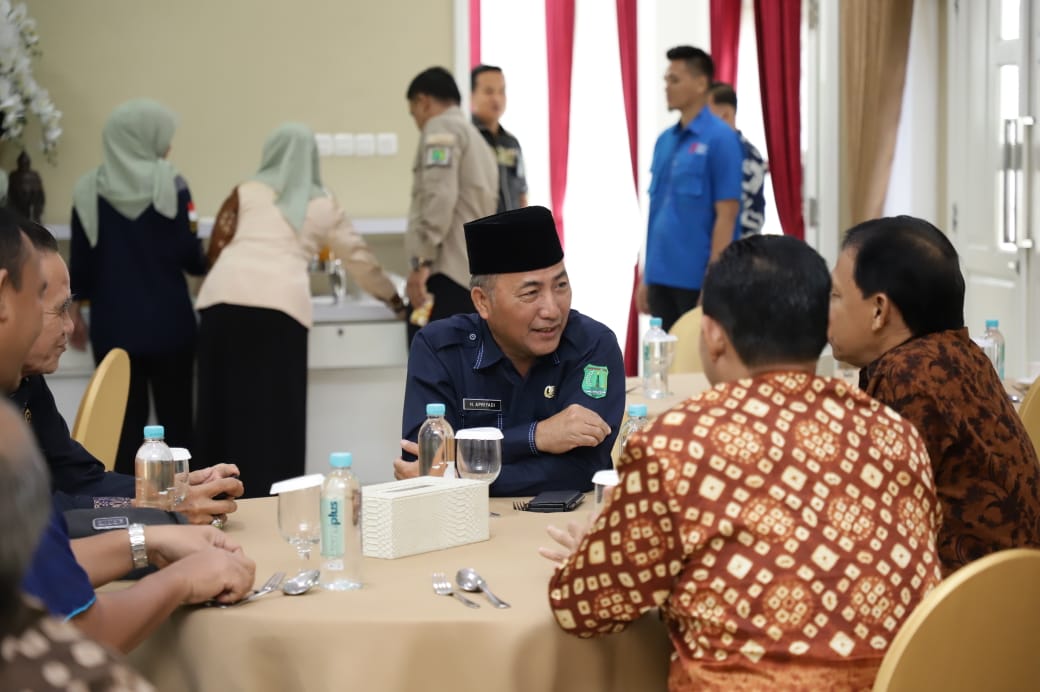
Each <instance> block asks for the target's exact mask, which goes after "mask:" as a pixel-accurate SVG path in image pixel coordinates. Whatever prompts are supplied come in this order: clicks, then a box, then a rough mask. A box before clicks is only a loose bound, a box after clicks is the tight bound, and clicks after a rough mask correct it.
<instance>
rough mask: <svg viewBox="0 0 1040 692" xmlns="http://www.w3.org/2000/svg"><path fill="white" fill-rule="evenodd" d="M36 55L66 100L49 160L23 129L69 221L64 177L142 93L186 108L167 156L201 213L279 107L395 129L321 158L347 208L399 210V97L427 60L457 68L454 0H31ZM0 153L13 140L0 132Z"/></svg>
mask: <svg viewBox="0 0 1040 692" xmlns="http://www.w3.org/2000/svg"><path fill="white" fill-rule="evenodd" d="M27 5H28V8H29V13H30V15H31V16H32V17H34V18H35V19H36V20H37V23H38V29H39V35H40V47H41V48H42V50H43V55H42V56H41V57H40V58H38V59H37V60H36V61H35V67H34V75H35V76H36V79H37V81H38V82H39V83H40V84H41V85H42V86H43V87H45V88H46V89H48V90H49V91H50V92H51V96H52V97H53V99H54V102H55V104H56V106H57V107H58V108H59V109H60V110H61V111H63V113H64V117H63V118H62V127H63V129H64V134H63V135H62V138H61V141H60V142H59V144H58V158H57V165H56V166H51V165H50V164H48V163H46V162H45V161H44V160H43V156H42V154H41V153H39V151H38V148H37V145H36V144H35V141H34V140H35V138H36V133H37V130H36V129H35V128H33V127H31V128H30V129H29V130H28V132H27V140H26V141H27V143H28V146H29V152H30V155H33V160H34V167H35V168H37V170H39V171H40V173H41V174H42V175H43V178H44V184H45V185H46V190H47V207H46V214H45V220H46V221H48V222H50V223H68V220H69V209H70V199H71V190H72V185H73V184H74V183H75V181H76V179H77V178H78V177H79V176H80V175H81V174H82V173H83V172H84V171H86V170H88V169H89V168H91V167H92V166H95V165H97V164H98V163H99V161H100V156H101V143H100V133H101V126H102V124H103V122H104V120H105V117H106V116H107V115H108V113H109V112H110V111H111V110H112V108H114V107H115V106H116V105H118V104H119V103H121V102H122V101H124V100H126V99H129V98H133V97H137V96H149V97H152V98H155V99H158V100H159V101H162V102H163V103H165V104H166V105H168V106H169V107H171V108H172V109H173V110H175V111H176V112H177V113H178V115H179V117H180V127H179V128H178V131H177V135H176V137H175V138H174V142H173V152H172V153H171V156H170V158H171V160H172V161H173V163H174V164H175V165H176V166H177V167H178V168H179V169H180V170H181V172H182V173H183V174H184V176H185V177H186V178H187V180H188V183H189V185H190V186H191V189H192V192H193V194H194V197H195V201H196V206H197V208H198V210H199V213H200V214H201V215H202V216H212V215H213V214H214V213H215V212H216V208H217V207H218V206H219V204H220V202H221V200H223V198H224V196H225V195H226V194H227V193H228V192H229V191H230V190H231V188H232V187H233V186H234V185H235V184H236V183H237V182H238V181H239V180H241V179H243V178H245V177H248V176H249V175H250V174H251V173H252V172H253V171H254V170H255V168H256V165H257V163H258V162H259V157H260V148H261V145H262V144H263V140H264V138H265V137H266V136H267V134H268V132H270V131H271V130H272V129H273V128H274V127H275V126H276V125H278V124H279V123H281V122H284V121H287V120H298V121H302V122H304V123H306V124H307V125H309V126H310V127H311V128H313V129H314V130H315V131H318V132H351V133H357V132H372V133H376V132H396V133H397V134H398V138H399V149H398V153H397V155H395V156H389V157H366V158H326V159H323V165H322V170H323V173H324V178H325V183H326V185H327V186H328V187H329V188H330V189H331V190H332V191H333V192H334V193H335V194H336V195H337V197H338V198H339V199H340V201H341V202H342V203H343V205H344V206H345V207H346V209H347V211H348V213H349V214H350V215H351V216H355V217H369V216H404V215H405V213H406V211H407V206H408V192H409V187H410V183H411V180H410V175H411V161H412V156H413V155H414V149H415V145H416V141H417V138H418V133H417V132H416V129H415V124H414V123H413V122H412V120H411V118H410V117H409V116H408V109H407V103H406V101H405V98H404V92H405V89H406V88H407V86H408V82H409V81H410V80H411V79H412V77H414V76H415V75H416V74H417V73H418V72H419V71H420V70H422V69H424V68H426V67H428V66H430V65H434V64H439V65H444V66H445V67H448V68H449V69H451V67H452V61H453V55H454V53H453V45H454V37H453V21H452V6H453V5H452V0H382V1H379V2H367V1H361V0H325V1H322V0H289V1H286V0H177V1H175V2H168V1H159V0H155V1H146V0H89V1H86V2H84V1H78V0H28V2H27ZM0 155H2V158H0V166H2V167H3V168H4V169H6V170H11V169H12V168H13V160H14V157H15V156H17V149H16V148H15V147H14V146H12V145H10V144H8V143H5V144H3V145H2V146H0Z"/></svg>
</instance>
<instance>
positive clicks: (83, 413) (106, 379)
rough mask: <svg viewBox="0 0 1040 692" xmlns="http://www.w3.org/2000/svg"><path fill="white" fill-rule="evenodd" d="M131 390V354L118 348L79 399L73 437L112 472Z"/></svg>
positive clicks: (91, 379) (103, 364) (102, 363)
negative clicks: (127, 398) (127, 399)
mask: <svg viewBox="0 0 1040 692" xmlns="http://www.w3.org/2000/svg"><path fill="white" fill-rule="evenodd" d="M129 392H130V356H129V355H127V353H126V351H124V350H123V349H121V348H114V349H112V350H111V351H109V352H108V355H106V356H105V357H104V359H102V361H101V363H100V364H99V365H98V366H97V370H95V371H94V376H93V377H91V378H90V383H89V384H88V385H87V391H85V392H83V399H82V400H81V401H80V402H79V411H78V412H77V413H76V423H75V425H73V426H72V439H74V440H76V442H79V443H80V444H81V445H83V446H84V447H85V448H86V450H87V451H88V452H90V453H91V454H93V455H94V456H95V457H97V458H98V459H99V460H101V462H102V463H103V464H104V465H105V468H106V469H107V470H109V471H111V470H112V468H113V467H114V466H115V463H116V451H117V450H118V449H119V436H120V433H122V431H123V416H124V415H125V414H126V397H127V394H128V393H129Z"/></svg>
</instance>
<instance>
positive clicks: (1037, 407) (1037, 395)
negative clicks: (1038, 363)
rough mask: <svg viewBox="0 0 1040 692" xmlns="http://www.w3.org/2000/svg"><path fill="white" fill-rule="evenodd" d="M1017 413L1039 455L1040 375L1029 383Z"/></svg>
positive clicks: (1039, 455)
mask: <svg viewBox="0 0 1040 692" xmlns="http://www.w3.org/2000/svg"><path fill="white" fill-rule="evenodd" d="M1018 415H1019V416H1020V417H1021V418H1022V423H1023V425H1025V426H1026V432H1027V433H1029V439H1030V440H1032V442H1033V449H1035V450H1036V455H1037V456H1038V457H1040V377H1038V378H1036V380H1034V381H1033V384H1031V385H1029V391H1027V392H1026V395H1025V396H1024V397H1022V403H1021V404H1020V405H1019V407H1018Z"/></svg>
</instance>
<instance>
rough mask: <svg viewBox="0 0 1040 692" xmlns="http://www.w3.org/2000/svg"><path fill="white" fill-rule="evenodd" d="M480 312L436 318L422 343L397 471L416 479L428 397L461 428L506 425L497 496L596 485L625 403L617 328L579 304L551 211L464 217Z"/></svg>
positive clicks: (416, 344) (418, 340)
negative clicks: (576, 305)
mask: <svg viewBox="0 0 1040 692" xmlns="http://www.w3.org/2000/svg"><path fill="white" fill-rule="evenodd" d="M465 232H466V251H467V255H468V259H469V271H470V274H471V275H472V278H471V280H470V285H471V286H472V288H471V295H472V297H473V303H474V305H475V306H476V308H477V314H470V315H455V316H454V317H450V318H447V319H444V320H440V321H437V322H431V323H430V324H429V325H428V326H427V327H425V328H424V329H423V330H422V331H420V332H419V333H418V335H417V336H416V337H415V340H414V341H413V342H412V350H411V355H410V356H409V358H408V381H407V385H406V387H405V395H404V416H403V422H402V434H403V436H404V438H405V439H404V440H402V441H401V446H402V448H403V449H404V451H405V453H406V456H405V458H399V459H397V460H396V461H395V462H394V473H395V475H396V476H397V477H398V478H405V477H409V476H414V475H416V474H417V473H418V468H417V467H418V464H416V463H415V462H414V461H412V460H414V459H415V455H416V453H417V452H418V448H417V447H416V444H415V441H416V438H417V437H418V433H419V426H420V425H422V423H423V421H425V420H426V405H427V404H431V403H442V404H444V405H445V417H446V418H447V419H448V422H449V423H451V425H452V427H453V428H455V429H456V430H459V429H460V428H475V427H484V426H493V427H496V428H499V429H500V430H501V431H502V434H503V437H504V439H503V441H502V472H501V474H500V475H499V477H498V480H496V481H495V482H494V483H492V484H491V494H492V495H498V496H513V497H515V496H527V495H536V494H538V493H539V492H541V491H543V490H582V491H587V490H591V489H592V476H593V474H595V473H596V472H597V471H600V470H603V469H609V468H610V467H611V459H610V450H611V448H612V447H613V445H614V439H615V438H616V437H617V432H618V425H619V424H620V423H621V416H622V413H623V409H624V405H625V372H624V364H623V363H622V359H621V349H620V348H619V347H618V342H617V337H616V336H614V333H613V332H611V331H610V329H608V328H607V327H606V326H604V325H602V324H600V323H599V322H597V321H595V320H593V319H591V318H589V317H586V316H585V315H582V314H581V313H579V312H577V311H575V310H571V309H570V306H571V287H570V282H569V280H568V279H567V269H566V268H565V267H564V264H563V248H562V247H561V246H560V239H559V236H558V235H557V233H556V225H555V223H554V222H553V218H552V213H550V212H549V210H548V209H546V208H545V207H525V208H522V209H516V210H513V211H507V212H504V213H502V214H496V215H494V216H489V217H487V218H483V219H478V220H476V221H472V222H470V223H467V224H465Z"/></svg>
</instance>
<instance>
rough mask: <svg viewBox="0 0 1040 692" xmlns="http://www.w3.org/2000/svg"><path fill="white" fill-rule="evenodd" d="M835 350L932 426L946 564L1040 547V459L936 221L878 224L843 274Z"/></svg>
mask: <svg viewBox="0 0 1040 692" xmlns="http://www.w3.org/2000/svg"><path fill="white" fill-rule="evenodd" d="M832 278H833V283H834V288H833V292H832V295H831V312H830V331H829V337H830V342H831V345H832V346H833V348H834V357H835V358H836V359H838V360H842V361H845V362H848V363H851V364H853V365H855V366H857V367H860V368H862V370H861V371H860V386H861V387H862V388H863V389H864V390H865V391H866V392H867V394H870V395H871V396H873V397H875V398H876V399H878V400H879V401H881V402H883V403H885V404H887V405H888V406H891V407H892V408H893V409H895V410H896V411H898V412H899V413H900V415H902V416H903V417H904V418H906V419H907V420H909V421H911V422H912V423H913V424H914V425H915V426H916V427H917V429H918V431H919V432H920V433H921V436H922V437H923V438H924V441H925V444H926V445H927V447H928V456H929V457H930V458H931V461H932V469H933V470H934V472H935V482H936V486H937V488H938V491H939V499H940V500H941V501H942V505H943V525H942V529H941V531H940V532H939V556H940V557H941V558H942V562H943V569H944V571H945V572H947V573H948V572H952V571H953V570H956V569H957V568H959V567H962V566H963V565H965V564H967V563H969V562H971V561H972V560H977V559H978V558H980V557H983V556H984V555H987V554H989V553H992V552H994V551H997V550H1004V549H1006V548H1023V547H1040V465H1038V463H1037V457H1036V452H1035V450H1034V448H1033V445H1032V443H1031V442H1030V440H1029V435H1028V433H1027V432H1026V430H1025V427H1023V425H1022V421H1021V420H1020V419H1019V417H1018V414H1017V413H1016V412H1015V410H1014V408H1013V407H1012V405H1011V402H1010V401H1009V400H1008V397H1007V394H1006V393H1005V391H1004V386H1003V383H1002V382H1001V381H1000V378H999V376H998V375H997V372H996V370H995V369H994V368H993V366H992V364H991V363H990V361H989V359H988V358H987V357H986V355H985V354H984V353H983V351H982V349H981V348H979V347H978V346H977V345H976V344H975V343H974V342H972V340H971V339H970V338H969V337H968V330H967V329H966V328H965V327H964V277H963V276H962V275H961V270H960V265H959V263H958V258H957V251H956V250H955V249H954V247H953V245H952V244H951V243H950V241H949V240H948V239H947V238H946V236H945V235H943V233H942V232H941V231H939V229H937V228H935V226H933V225H931V224H930V223H928V222H926V221H922V220H920V219H915V218H913V217H909V216H900V217H896V218H886V219H876V220H873V221H867V222H865V223H862V224H860V225H859V226H856V227H855V228H853V229H851V230H850V231H849V232H848V234H847V235H846V236H845V240H844V243H843V245H842V253H841V256H840V257H839V259H838V263H837V266H835V268H834V272H833V276H832Z"/></svg>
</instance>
